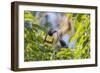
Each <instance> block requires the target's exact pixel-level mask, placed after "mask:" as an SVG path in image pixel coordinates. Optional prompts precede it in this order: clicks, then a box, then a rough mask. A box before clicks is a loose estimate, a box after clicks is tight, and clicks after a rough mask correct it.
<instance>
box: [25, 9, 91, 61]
mask: <svg viewBox="0 0 100 73" xmlns="http://www.w3.org/2000/svg"><path fill="white" fill-rule="evenodd" d="M35 13H36V12H34V11H25V12H24V26H25V27H24V61H25V62H29V61H46V60H71V59H73V60H74V59H87V58H90V14H82V13H67V14H66V16H69V17H70V18H71V19H72V23H73V24H74V25H73V27H74V29H75V33H74V34H73V35H72V36H71V37H70V38H69V42H72V41H74V40H77V42H76V43H75V46H74V49H72V48H64V47H62V48H60V50H59V51H57V52H54V51H55V49H56V48H55V47H53V46H50V45H49V44H48V45H44V44H45V42H44V38H45V36H46V33H47V31H46V30H47V28H48V27H49V25H46V26H45V27H41V26H40V25H39V22H38V20H37V19H36V17H35ZM30 24H31V25H30ZM53 56H54V57H53Z"/></svg>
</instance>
